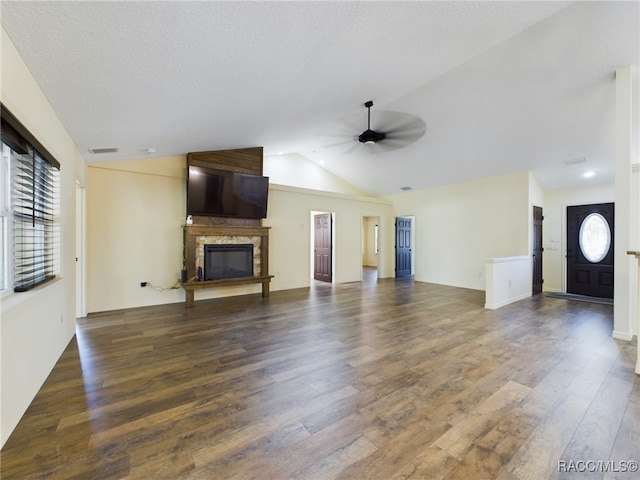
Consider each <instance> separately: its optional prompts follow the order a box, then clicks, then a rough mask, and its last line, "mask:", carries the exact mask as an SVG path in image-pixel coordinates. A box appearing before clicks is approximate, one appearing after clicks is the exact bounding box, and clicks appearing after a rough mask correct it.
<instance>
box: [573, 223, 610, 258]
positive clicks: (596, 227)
mask: <svg viewBox="0 0 640 480" xmlns="http://www.w3.org/2000/svg"><path fill="white" fill-rule="evenodd" d="M578 238H579V242H580V250H581V251H582V254H583V255H584V257H585V258H586V259H587V260H588V261H590V262H591V263H598V262H601V261H602V260H603V259H604V257H606V256H607V253H609V249H610V248H611V229H610V228H609V224H608V223H607V220H606V218H604V217H603V216H602V215H600V214H599V213H590V214H589V215H587V216H586V217H585V219H584V220H583V221H582V225H580V235H579V237H578Z"/></svg>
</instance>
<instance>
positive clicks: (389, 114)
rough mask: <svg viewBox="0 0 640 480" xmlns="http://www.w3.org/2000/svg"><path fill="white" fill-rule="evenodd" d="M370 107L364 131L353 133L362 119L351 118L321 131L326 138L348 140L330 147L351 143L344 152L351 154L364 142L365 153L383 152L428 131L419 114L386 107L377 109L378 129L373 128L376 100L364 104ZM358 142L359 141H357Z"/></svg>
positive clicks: (416, 138)
mask: <svg viewBox="0 0 640 480" xmlns="http://www.w3.org/2000/svg"><path fill="white" fill-rule="evenodd" d="M364 106H365V108H366V109H367V129H366V130H365V131H363V132H362V133H360V134H355V135H354V134H353V131H354V130H355V129H356V128H357V127H355V125H356V123H360V122H361V121H362V118H361V117H359V118H358V119H348V120H343V121H341V122H336V123H333V124H331V125H329V126H327V127H325V128H324V129H322V130H321V131H320V132H319V135H321V136H325V137H334V138H335V137H341V138H344V139H345V140H343V141H340V142H338V143H333V144H330V145H325V147H326V148H332V147H339V146H347V149H346V150H345V151H344V152H343V153H351V152H354V151H356V150H357V149H358V147H359V146H361V145H363V144H364V145H366V148H362V149H361V151H362V152H365V153H380V152H387V151H391V150H397V149H399V148H403V147H406V146H407V145H411V144H412V143H414V142H416V141H417V140H418V139H420V137H422V136H423V135H424V133H425V131H426V125H425V123H424V122H423V121H422V120H421V119H420V118H418V117H416V116H415V115H410V114H408V113H402V112H394V111H389V110H382V111H379V112H376V119H375V120H376V129H375V130H374V129H372V128H371V107H373V101H371V100H370V101H368V102H366V103H365V104H364ZM354 141H355V142H356V143H355V144H354V143H353V142H354Z"/></svg>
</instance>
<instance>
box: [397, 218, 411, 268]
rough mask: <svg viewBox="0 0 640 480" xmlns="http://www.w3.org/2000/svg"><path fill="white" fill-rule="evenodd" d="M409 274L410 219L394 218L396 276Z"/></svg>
mask: <svg viewBox="0 0 640 480" xmlns="http://www.w3.org/2000/svg"><path fill="white" fill-rule="evenodd" d="M410 275H411V219H410V218H404V217H398V218H396V277H408V276H410Z"/></svg>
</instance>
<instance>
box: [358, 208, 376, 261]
mask: <svg viewBox="0 0 640 480" xmlns="http://www.w3.org/2000/svg"><path fill="white" fill-rule="evenodd" d="M377 224H378V218H377V217H366V218H365V219H364V223H363V225H362V228H363V229H364V232H363V236H362V265H365V266H367V267H376V266H378V256H377V255H376V234H375V231H376V230H375V229H376V225H377Z"/></svg>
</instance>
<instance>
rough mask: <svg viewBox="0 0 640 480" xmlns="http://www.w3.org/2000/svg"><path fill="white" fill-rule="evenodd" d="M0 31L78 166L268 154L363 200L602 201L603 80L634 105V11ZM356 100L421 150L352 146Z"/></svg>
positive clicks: (218, 13)
mask: <svg viewBox="0 0 640 480" xmlns="http://www.w3.org/2000/svg"><path fill="white" fill-rule="evenodd" d="M0 19H1V23H2V27H3V28H4V30H5V31H6V32H7V34H8V35H9V37H10V38H11V40H12V42H13V43H14V44H15V46H16V48H17V50H18V51H19V53H20V54H21V56H22V58H23V59H24V61H25V62H26V64H27V66H28V67H29V68H30V70H31V72H32V73H33V75H34V77H35V78H36V80H37V81H38V82H39V84H40V86H41V88H42V90H43V91H44V93H45V95H46V96H47V98H48V99H49V101H50V103H51V105H52V106H53V108H54V110H55V111H56V112H57V114H58V116H59V117H60V120H61V121H62V123H63V125H64V126H65V127H66V129H67V130H68V132H69V133H70V135H71V137H72V138H73V139H74V141H75V142H76V144H77V145H78V147H79V149H80V151H81V153H82V154H83V155H84V157H85V159H86V160H87V161H88V162H89V163H97V162H104V161H113V160H125V159H139V158H149V157H154V156H155V157H166V156H172V155H181V154H185V153H187V152H190V151H202V150H218V149H227V148H242V147H249V146H264V147H265V155H277V154H279V153H298V154H300V155H302V156H304V157H306V158H307V159H309V160H311V161H313V162H317V163H322V166H323V167H324V168H326V169H328V170H330V171H331V172H333V173H335V174H336V175H338V176H340V177H342V178H343V179H345V180H347V181H349V182H350V183H352V184H353V185H355V186H357V187H359V188H361V189H362V190H365V191H368V192H370V193H372V194H376V195H384V194H390V193H395V192H398V191H400V188H401V187H405V186H410V187H412V188H413V189H422V188H427V187H430V186H436V185H442V184H447V183H453V182H459V181H465V180H471V179H475V178H480V177H486V176H493V175H499V174H503V173H509V172H516V171H522V170H532V171H533V172H534V174H535V175H536V176H537V177H538V179H539V180H540V182H541V183H542V185H543V186H544V187H545V188H549V189H553V188H565V187H573V186H582V185H590V184H594V183H611V182H613V166H614V159H615V80H614V72H615V71H616V69H618V68H620V67H624V66H627V65H634V77H633V78H634V86H635V92H637V91H638V88H637V85H638V68H637V66H638V63H639V59H640V33H639V32H640V3H639V2H637V1H629V2H609V1H603V2H542V1H534V2H520V1H516V2H503V1H498V2H488V1H480V2H445V1H440V2H324V1H315V2H269V1H267V2H218V1H216V2H178V1H175V2H159V1H148V2H142V1H138V2H60V1H54V2H35V1H17V2H16V1H6V0H3V1H2V12H1V16H0ZM368 100H373V102H374V106H373V108H372V109H371V127H372V128H373V129H376V130H381V129H382V130H384V129H385V128H391V127H390V126H389V125H383V124H382V123H384V122H385V121H391V120H389V119H393V118H400V119H401V120H402V118H411V119H416V118H417V119H420V120H421V121H422V122H424V127H425V133H424V135H422V136H421V137H420V138H418V139H417V140H416V139H415V138H412V143H410V144H408V145H404V144H403V145H404V146H402V148H391V149H388V148H384V147H385V143H384V141H382V142H380V143H378V144H375V145H364V144H361V143H359V142H358V141H357V140H354V135H356V136H357V134H359V133H361V132H362V131H363V130H365V129H366V127H367V115H366V110H365V108H364V105H363V104H364V103H365V102H366V101H368ZM394 115H395V117H394ZM637 119H638V108H637V103H635V104H634V120H635V122H636V123H635V125H638V121H637ZM376 121H378V122H379V124H378V125H376ZM401 123H402V122H401V121H400V120H398V122H397V124H396V126H397V125H400V124H401ZM637 130H638V129H634V133H633V142H634V146H635V148H636V149H637V150H640V148H639V146H638V131H637ZM387 140H389V139H387ZM389 145H392V143H388V144H387V146H389ZM392 146H394V147H395V145H392ZM108 147H117V148H118V149H119V150H118V152H117V153H107V154H92V153H90V152H89V149H93V148H108ZM150 148H152V149H155V152H154V153H149V152H148V151H147V149H150ZM577 159H580V161H579V162H574V161H576V160H577ZM582 159H585V160H586V161H584V160H582ZM567 164H568V165H567ZM587 170H590V171H593V172H594V173H595V175H594V177H592V178H590V179H585V178H583V176H582V174H583V173H584V172H585V171H587Z"/></svg>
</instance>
